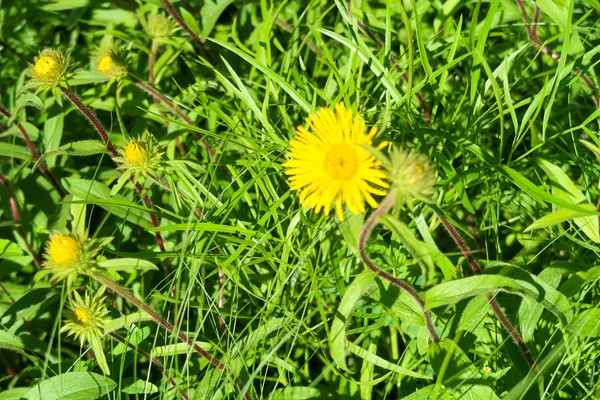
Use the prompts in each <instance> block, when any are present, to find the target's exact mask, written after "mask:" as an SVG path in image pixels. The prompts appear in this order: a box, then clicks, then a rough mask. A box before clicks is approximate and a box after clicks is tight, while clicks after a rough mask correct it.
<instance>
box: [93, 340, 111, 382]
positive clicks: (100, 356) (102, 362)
mask: <svg viewBox="0 0 600 400" xmlns="http://www.w3.org/2000/svg"><path fill="white" fill-rule="evenodd" d="M89 341H90V347H91V348H92V351H93V352H94V356H95V357H96V362H97V363H98V366H99V367H100V369H101V370H102V372H104V374H105V375H110V369H109V368H108V364H107V363H106V355H105V354H104V348H103V347H102V340H101V339H100V337H99V336H96V335H90V336H89Z"/></svg>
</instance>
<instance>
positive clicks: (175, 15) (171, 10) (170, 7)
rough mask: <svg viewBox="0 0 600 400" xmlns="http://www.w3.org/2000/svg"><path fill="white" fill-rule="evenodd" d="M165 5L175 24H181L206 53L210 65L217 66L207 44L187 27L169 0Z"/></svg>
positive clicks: (166, 0) (165, 0)
mask: <svg viewBox="0 0 600 400" xmlns="http://www.w3.org/2000/svg"><path fill="white" fill-rule="evenodd" d="M163 4H164V6H165V8H166V9H167V12H168V13H169V14H171V17H173V19H174V20H175V22H177V23H178V24H179V26H181V27H182V28H183V30H184V31H186V32H187V34H188V35H190V36H191V37H192V39H194V40H195V41H196V42H198V44H199V45H200V48H201V49H202V51H203V52H204V55H205V56H206V57H207V58H208V61H210V63H211V64H212V65H216V64H217V63H216V62H215V59H214V58H213V56H212V54H211V53H210V51H209V50H208V47H206V44H205V43H204V41H203V40H202V39H200V36H198V35H196V34H195V33H194V32H192V30H191V29H190V27H189V26H187V24H186V23H185V22H184V21H183V19H182V18H181V16H180V15H179V13H178V12H177V11H175V9H174V8H173V5H172V4H171V2H169V0H163Z"/></svg>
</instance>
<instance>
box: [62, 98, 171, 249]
mask: <svg viewBox="0 0 600 400" xmlns="http://www.w3.org/2000/svg"><path fill="white" fill-rule="evenodd" d="M60 90H61V91H62V92H63V94H64V95H65V96H67V98H68V99H69V100H70V101H71V103H73V105H74V106H75V107H77V108H78V109H79V111H81V113H82V114H83V115H84V116H85V117H86V118H87V119H88V121H90V122H91V124H92V125H93V126H94V128H95V129H96V132H98V134H99V135H100V137H101V138H102V141H103V142H104V144H106V147H107V148H108V151H109V152H110V154H111V156H112V159H113V161H114V162H115V164H117V165H118V163H117V161H115V158H116V157H118V156H119V152H118V151H117V149H116V148H115V146H114V145H113V144H112V142H111V141H110V139H109V138H108V134H107V133H106V130H105V129H104V126H102V123H100V121H99V120H98V118H96V116H95V115H94V113H93V112H92V111H91V110H90V109H89V108H87V106H86V105H85V104H83V103H82V102H81V100H80V99H79V97H77V95H76V94H75V93H74V92H72V91H71V90H69V89H67V88H66V87H62V86H61V88H60ZM129 180H130V181H131V182H132V183H133V184H134V186H135V189H136V190H137V191H138V193H139V194H140V196H141V197H142V200H143V202H144V205H145V206H146V207H148V208H153V206H152V201H151V200H150V198H149V197H148V196H146V195H145V194H144V190H143V189H142V186H141V185H140V184H139V183H137V182H135V181H134V180H133V177H131V176H130V177H129ZM150 222H151V223H152V226H153V227H155V228H156V227H158V225H159V224H158V219H157V218H156V215H154V214H150ZM154 236H155V237H156V243H157V244H158V247H159V248H160V251H162V252H164V251H165V244H164V241H163V238H162V236H161V234H160V232H158V231H156V232H154Z"/></svg>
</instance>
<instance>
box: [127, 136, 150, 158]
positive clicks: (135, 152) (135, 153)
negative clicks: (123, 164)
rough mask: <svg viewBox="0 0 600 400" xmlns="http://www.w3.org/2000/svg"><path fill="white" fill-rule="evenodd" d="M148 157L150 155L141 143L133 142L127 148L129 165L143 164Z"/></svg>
mask: <svg viewBox="0 0 600 400" xmlns="http://www.w3.org/2000/svg"><path fill="white" fill-rule="evenodd" d="M147 157H148V153H147V152H146V149H145V148H144V146H143V145H142V144H141V143H140V142H137V141H135V140H132V141H131V142H129V144H128V145H127V147H126V148H125V159H126V160H127V162H128V163H129V164H142V163H144V162H145V161H146V159H147Z"/></svg>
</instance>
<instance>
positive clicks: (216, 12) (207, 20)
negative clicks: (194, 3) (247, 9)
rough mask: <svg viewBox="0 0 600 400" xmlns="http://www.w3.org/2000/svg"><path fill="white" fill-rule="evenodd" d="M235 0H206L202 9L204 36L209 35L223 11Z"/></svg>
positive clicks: (201, 17)
mask: <svg viewBox="0 0 600 400" xmlns="http://www.w3.org/2000/svg"><path fill="white" fill-rule="evenodd" d="M234 1H235V0H206V1H205V2H204V5H203V6H202V8H201V9H200V19H201V20H202V32H201V33H202V35H201V36H202V37H208V36H209V35H210V33H211V32H212V30H213V28H214V27H215V24H216V23H217V20H218V19H219V17H220V16H221V14H223V11H225V9H226V8H227V7H228V6H229V5H230V4H232V3H233V2H234Z"/></svg>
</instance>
